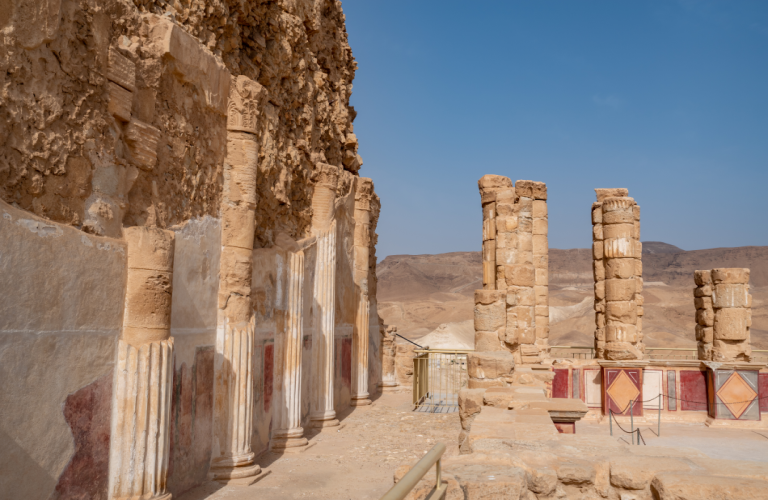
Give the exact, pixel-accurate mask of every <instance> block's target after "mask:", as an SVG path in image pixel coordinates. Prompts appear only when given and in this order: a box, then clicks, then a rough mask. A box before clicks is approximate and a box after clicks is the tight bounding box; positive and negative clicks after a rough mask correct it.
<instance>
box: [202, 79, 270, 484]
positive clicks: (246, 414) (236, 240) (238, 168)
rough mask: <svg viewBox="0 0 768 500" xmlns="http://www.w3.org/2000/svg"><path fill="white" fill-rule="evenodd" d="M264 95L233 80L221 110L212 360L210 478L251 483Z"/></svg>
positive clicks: (253, 473)
mask: <svg viewBox="0 0 768 500" xmlns="http://www.w3.org/2000/svg"><path fill="white" fill-rule="evenodd" d="M264 94H265V91H264V89H263V88H262V87H261V85H259V84H258V83H256V82H254V81H252V80H249V79H248V78H246V77H244V76H238V77H232V80H231V83H230V92H229V104H228V109H227V158H226V162H225V164H224V189H223V192H222V199H221V218H222V225H221V244H222V247H221V268H220V278H219V279H220V281H219V296H218V312H217V314H218V317H217V328H216V355H215V358H214V372H215V375H214V419H213V447H212V453H211V469H210V477H211V479H214V480H218V481H232V480H236V481H237V482H240V483H245V484H248V483H251V482H253V481H255V477H254V476H256V475H257V474H259V473H260V472H261V468H260V467H259V466H258V465H257V464H254V463H253V459H254V453H253V451H252V449H251V437H252V434H253V362H252V358H253V343H254V330H255V325H254V317H253V305H252V304H251V280H252V272H253V258H252V253H253V237H254V231H255V226H254V219H255V209H256V178H257V173H258V157H259V145H258V137H257V119H258V109H259V105H260V101H261V100H262V99H263V97H264Z"/></svg>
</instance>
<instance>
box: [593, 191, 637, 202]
mask: <svg viewBox="0 0 768 500" xmlns="http://www.w3.org/2000/svg"><path fill="white" fill-rule="evenodd" d="M595 194H596V195H597V201H598V203H601V202H603V201H605V200H606V199H608V198H623V197H627V196H629V190H628V189H626V188H595Z"/></svg>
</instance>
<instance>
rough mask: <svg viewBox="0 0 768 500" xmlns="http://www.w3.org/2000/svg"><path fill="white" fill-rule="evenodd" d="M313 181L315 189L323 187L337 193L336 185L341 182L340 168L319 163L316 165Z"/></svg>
mask: <svg viewBox="0 0 768 500" xmlns="http://www.w3.org/2000/svg"><path fill="white" fill-rule="evenodd" d="M311 180H312V181H313V182H314V183H315V188H318V187H320V186H322V187H326V188H328V189H332V190H333V191H334V192H336V185H337V184H338V182H339V168H338V167H334V166H333V165H328V164H327V163H320V162H318V163H317V164H315V170H314V171H313V172H312V177H311Z"/></svg>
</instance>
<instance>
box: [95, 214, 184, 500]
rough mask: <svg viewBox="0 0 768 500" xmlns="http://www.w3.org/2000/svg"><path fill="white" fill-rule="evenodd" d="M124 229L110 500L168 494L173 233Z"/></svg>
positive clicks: (110, 451)
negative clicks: (124, 270) (122, 300)
mask: <svg viewBox="0 0 768 500" xmlns="http://www.w3.org/2000/svg"><path fill="white" fill-rule="evenodd" d="M124 236H125V239H126V241H127V243H128V259H127V261H128V283H127V287H126V294H125V312H124V315H123V332H122V336H121V337H120V339H119V340H118V347H117V361H116V366H115V378H114V385H113V393H112V422H111V438H110V449H109V489H108V494H109V498H110V499H138V498H142V499H153V500H154V499H170V498H171V494H170V493H166V491H165V487H166V486H165V485H166V476H167V473H168V457H169V451H170V440H169V438H170V420H169V416H170V408H171V392H172V384H173V338H171V295H172V291H173V289H172V284H173V249H174V234H173V232H171V231H164V230H162V229H158V228H149V227H131V228H127V229H125V230H124Z"/></svg>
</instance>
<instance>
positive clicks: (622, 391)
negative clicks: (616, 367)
mask: <svg viewBox="0 0 768 500" xmlns="http://www.w3.org/2000/svg"><path fill="white" fill-rule="evenodd" d="M605 392H606V393H607V394H608V396H610V397H611V399H612V400H613V402H614V403H616V405H617V406H618V407H619V408H620V409H621V411H622V413H624V412H626V411H628V410H629V403H630V401H632V400H634V399H636V398H637V397H638V396H639V395H640V390H639V389H638V388H637V386H636V385H635V383H634V382H633V381H632V379H630V378H629V375H627V372H625V371H624V370H621V371H620V372H619V375H618V376H617V377H616V378H615V379H614V381H613V383H611V386H610V387H608V390H606V391H605Z"/></svg>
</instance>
